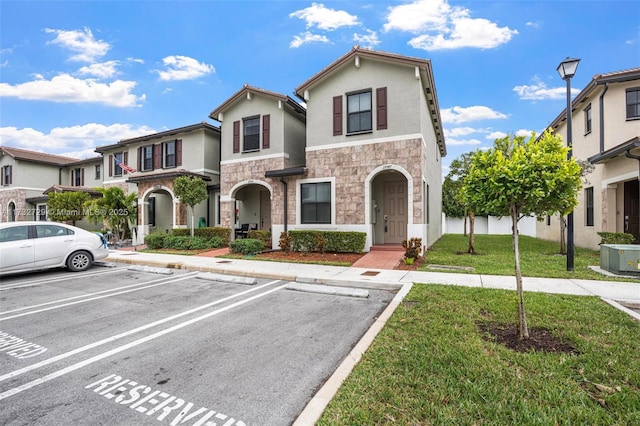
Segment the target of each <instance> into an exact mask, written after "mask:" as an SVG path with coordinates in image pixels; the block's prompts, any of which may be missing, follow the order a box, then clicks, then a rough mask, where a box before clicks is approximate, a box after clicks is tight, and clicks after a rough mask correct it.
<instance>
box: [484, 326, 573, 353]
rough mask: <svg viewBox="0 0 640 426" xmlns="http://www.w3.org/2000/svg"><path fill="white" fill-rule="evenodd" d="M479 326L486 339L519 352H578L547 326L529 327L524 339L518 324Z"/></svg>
mask: <svg viewBox="0 0 640 426" xmlns="http://www.w3.org/2000/svg"><path fill="white" fill-rule="evenodd" d="M478 328H479V329H480V330H481V331H483V332H484V333H485V335H484V337H485V340H487V341H494V342H497V343H500V344H501V345H504V346H506V347H507V348H509V349H512V350H514V351H517V352H529V351H539V352H557V353H569V354H577V353H578V351H577V349H575V348H574V347H573V346H572V345H571V344H570V343H568V342H566V341H564V340H562V339H560V338H558V337H556V336H554V334H553V333H552V332H551V330H548V329H546V328H542V327H529V338H528V339H524V340H520V338H519V336H518V329H519V326H518V324H514V323H511V324H500V323H495V322H490V323H479V324H478Z"/></svg>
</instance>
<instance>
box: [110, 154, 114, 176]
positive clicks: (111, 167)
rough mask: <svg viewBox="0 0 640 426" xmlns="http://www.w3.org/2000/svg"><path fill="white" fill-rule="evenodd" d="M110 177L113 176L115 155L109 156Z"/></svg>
mask: <svg viewBox="0 0 640 426" xmlns="http://www.w3.org/2000/svg"><path fill="white" fill-rule="evenodd" d="M109 176H113V155H111V154H109Z"/></svg>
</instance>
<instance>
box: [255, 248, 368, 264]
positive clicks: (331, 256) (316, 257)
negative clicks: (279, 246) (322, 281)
mask: <svg viewBox="0 0 640 426" xmlns="http://www.w3.org/2000/svg"><path fill="white" fill-rule="evenodd" d="M362 256H364V254H357V253H316V252H312V253H303V252H294V251H291V252H289V253H284V252H282V251H269V252H264V253H260V254H257V255H256V258H262V259H271V260H275V261H282V262H308V263H314V262H318V263H321V262H334V263H335V262H339V263H348V264H350V265H352V264H353V263H355V262H356V261H357V260H358V259H360V258H361V257H362Z"/></svg>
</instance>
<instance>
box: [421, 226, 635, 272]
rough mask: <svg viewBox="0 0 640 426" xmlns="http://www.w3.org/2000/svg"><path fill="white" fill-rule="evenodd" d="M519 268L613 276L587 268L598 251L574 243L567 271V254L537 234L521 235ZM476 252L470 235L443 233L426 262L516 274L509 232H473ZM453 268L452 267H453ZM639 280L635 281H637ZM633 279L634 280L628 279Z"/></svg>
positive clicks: (524, 270) (597, 254) (595, 262)
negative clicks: (469, 250) (471, 249)
mask: <svg viewBox="0 0 640 426" xmlns="http://www.w3.org/2000/svg"><path fill="white" fill-rule="evenodd" d="M519 240H520V268H521V270H522V275H523V276H527V277H549V278H580V279H591V280H614V279H615V280H616V281H621V280H624V279H620V278H607V277H605V276H604V275H601V274H598V273H597V272H594V271H592V270H590V269H588V268H587V266H589V265H594V266H598V265H599V264H600V252H599V251H598V250H587V249H582V248H578V247H576V250H575V256H574V271H573V272H568V271H567V258H566V256H560V255H558V253H559V252H560V244H559V243H557V242H552V241H545V240H540V239H537V238H532V237H527V236H524V235H523V236H520V238H519ZM475 241H476V243H475V249H476V254H474V255H471V254H468V253H466V252H467V248H468V246H469V237H468V236H464V235H456V234H445V235H443V236H442V238H440V239H439V240H438V241H437V242H436V243H435V244H434V245H433V246H432V247H431V248H430V249H429V250H428V251H427V258H426V262H425V264H424V266H423V267H422V268H421V269H422V270H428V269H427V267H426V265H450V266H470V267H473V268H474V270H473V271H459V272H463V273H474V274H491V275H515V269H514V254H513V242H512V237H511V235H476V236H475ZM453 272H455V271H453ZM639 280H640V278H639V279H638V280H635V281H639ZM630 281H634V280H630Z"/></svg>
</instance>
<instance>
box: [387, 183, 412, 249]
mask: <svg viewBox="0 0 640 426" xmlns="http://www.w3.org/2000/svg"><path fill="white" fill-rule="evenodd" d="M382 214H383V216H382V218H383V220H384V242H385V244H401V243H402V240H405V239H406V238H407V183H406V182H405V181H392V182H385V183H384V210H383V212H382Z"/></svg>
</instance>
